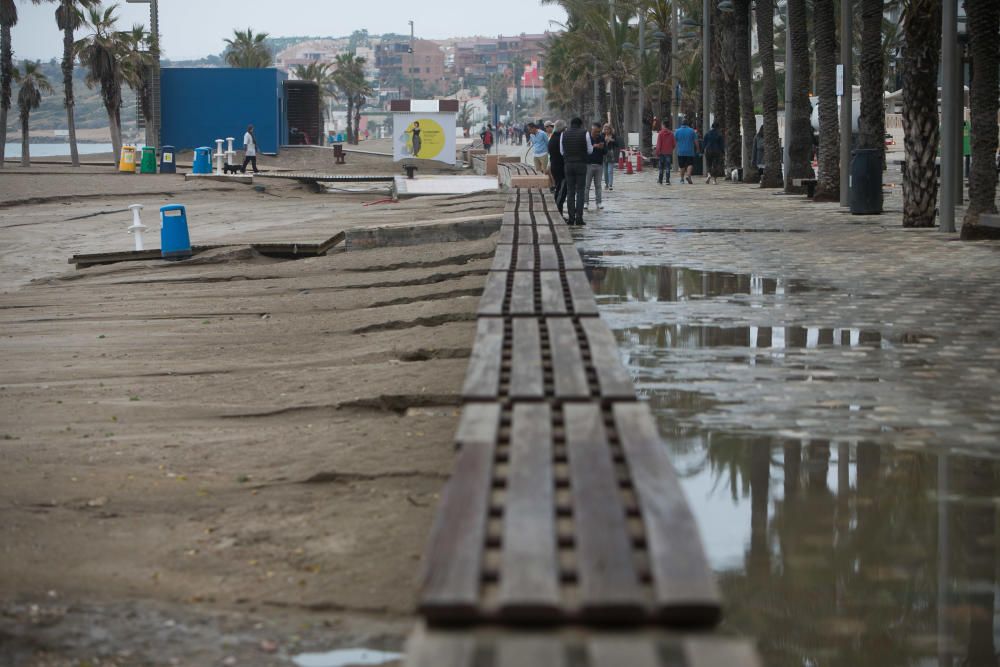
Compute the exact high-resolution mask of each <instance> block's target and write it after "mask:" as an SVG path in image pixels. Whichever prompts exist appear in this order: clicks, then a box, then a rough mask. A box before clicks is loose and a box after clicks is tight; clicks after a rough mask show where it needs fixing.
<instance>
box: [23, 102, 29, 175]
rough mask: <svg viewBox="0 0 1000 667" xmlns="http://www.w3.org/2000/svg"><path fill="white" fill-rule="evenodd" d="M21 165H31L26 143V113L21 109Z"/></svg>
mask: <svg viewBox="0 0 1000 667" xmlns="http://www.w3.org/2000/svg"><path fill="white" fill-rule="evenodd" d="M21 166H22V167H30V166H31V152H30V149H29V143H28V114H27V113H26V112H25V111H24V110H23V109H22V110H21Z"/></svg>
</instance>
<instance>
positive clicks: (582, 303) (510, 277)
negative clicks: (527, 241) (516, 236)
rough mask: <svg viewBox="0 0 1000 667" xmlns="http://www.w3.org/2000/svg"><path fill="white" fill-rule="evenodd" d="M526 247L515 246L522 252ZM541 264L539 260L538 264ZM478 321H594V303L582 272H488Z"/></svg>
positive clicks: (595, 308)
mask: <svg viewBox="0 0 1000 667" xmlns="http://www.w3.org/2000/svg"><path fill="white" fill-rule="evenodd" d="M526 247H529V246H518V249H519V252H520V250H521V249H523V248H526ZM539 261H541V260H539ZM477 314H478V315H479V316H480V317H525V316H530V317H549V316H552V315H575V316H578V317H597V315H598V311H597V301H596V300H595V299H594V292H593V290H591V289H590V283H588V282H587V276H586V274H585V273H584V272H582V271H565V272H562V271H532V272H529V271H505V272H501V271H491V272H490V273H489V275H488V276H487V277H486V287H485V288H484V289H483V296H482V297H481V298H480V300H479V309H478V311H477Z"/></svg>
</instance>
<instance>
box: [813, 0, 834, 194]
mask: <svg viewBox="0 0 1000 667" xmlns="http://www.w3.org/2000/svg"><path fill="white" fill-rule="evenodd" d="M833 2H834V0H815V3H814V5H813V32H814V37H815V39H816V93H817V94H818V95H819V182H818V183H817V184H816V193H815V195H814V196H813V201H839V200H840V131H839V130H838V129H837V125H838V120H837V21H836V18H835V17H834V11H833Z"/></svg>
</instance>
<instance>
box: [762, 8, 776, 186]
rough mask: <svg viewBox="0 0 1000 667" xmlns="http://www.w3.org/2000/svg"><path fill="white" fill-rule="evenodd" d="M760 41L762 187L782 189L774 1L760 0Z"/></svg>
mask: <svg viewBox="0 0 1000 667" xmlns="http://www.w3.org/2000/svg"><path fill="white" fill-rule="evenodd" d="M757 43H758V45H759V46H758V53H759V54H760V66H761V79H762V80H763V83H764V87H763V90H762V91H761V101H762V104H763V106H764V164H765V165H766V168H765V170H764V175H763V177H762V178H761V180H760V187H762V188H780V187H781V185H782V183H781V170H780V169H779V168H778V167H779V165H780V164H781V142H780V141H779V139H778V88H777V82H776V80H775V75H774V0H757Z"/></svg>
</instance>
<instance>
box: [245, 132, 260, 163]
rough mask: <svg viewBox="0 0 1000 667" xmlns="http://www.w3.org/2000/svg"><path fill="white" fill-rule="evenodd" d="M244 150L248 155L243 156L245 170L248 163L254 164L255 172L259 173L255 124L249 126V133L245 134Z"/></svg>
mask: <svg viewBox="0 0 1000 667" xmlns="http://www.w3.org/2000/svg"><path fill="white" fill-rule="evenodd" d="M243 150H244V151H245V155H246V157H244V158H243V171H244V173H245V172H246V170H247V164H253V173H255V174H256V173H258V171H259V170H258V169H257V136H256V135H255V134H254V133H253V125H248V126H247V133H246V134H244V135H243Z"/></svg>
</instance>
